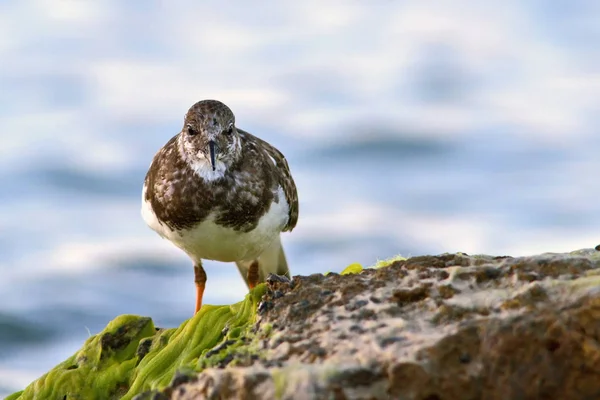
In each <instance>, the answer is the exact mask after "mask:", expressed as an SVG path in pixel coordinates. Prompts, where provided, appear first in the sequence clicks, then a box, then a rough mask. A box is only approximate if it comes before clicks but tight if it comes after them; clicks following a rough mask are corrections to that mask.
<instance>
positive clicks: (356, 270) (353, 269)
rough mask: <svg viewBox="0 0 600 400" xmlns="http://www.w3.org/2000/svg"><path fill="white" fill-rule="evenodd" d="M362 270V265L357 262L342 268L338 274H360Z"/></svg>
mask: <svg viewBox="0 0 600 400" xmlns="http://www.w3.org/2000/svg"><path fill="white" fill-rule="evenodd" d="M362 270H363V267H362V265H360V264H359V263H353V264H350V265H348V266H347V267H346V268H344V270H343V271H342V272H340V275H350V274H360V273H361V272H362Z"/></svg>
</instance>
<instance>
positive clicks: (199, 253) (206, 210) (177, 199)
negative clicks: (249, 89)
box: [142, 100, 298, 311]
mask: <svg viewBox="0 0 600 400" xmlns="http://www.w3.org/2000/svg"><path fill="white" fill-rule="evenodd" d="M142 214H143V216H144V220H145V221H146V222H147V223H148V225H149V226H150V227H151V228H152V229H154V230H155V231H156V232H158V233H159V234H160V235H161V236H163V237H165V238H167V239H169V240H170V241H171V242H173V243H174V244H175V245H176V246H178V247H180V248H181V249H183V250H184V251H185V252H186V253H187V254H188V255H189V256H190V258H192V260H193V261H194V262H195V270H196V284H197V289H198V294H197V297H199V299H198V298H197V309H198V308H199V307H200V305H201V300H202V294H203V290H204V282H202V281H203V280H204V281H205V280H206V274H205V273H204V270H203V269H202V264H201V260H202V259H213V260H217V261H226V262H231V261H234V262H236V264H237V266H238V269H239V270H240V273H242V276H243V277H244V278H245V280H246V282H247V284H248V286H249V287H251V288H252V287H254V286H255V285H256V284H257V283H258V282H259V281H261V280H264V279H265V278H266V275H267V274H268V273H269V272H273V273H278V274H288V275H289V272H288V267H287V261H286V259H285V254H284V252H283V248H282V247H281V242H280V239H279V233H280V232H284V231H291V230H292V229H293V228H294V227H295V226H296V223H297V221H298V195H297V190H296V186H295V183H294V180H293V179H292V176H291V173H290V170H289V166H288V163H287V161H286V159H285V157H284V156H283V154H282V153H281V152H280V151H279V150H277V149H276V148H275V147H273V146H272V145H270V144H269V143H267V142H265V141H264V140H261V139H259V138H258V137H256V136H254V135H252V134H250V133H248V132H246V131H243V130H241V129H238V128H236V127H235V116H234V115H233V113H232V112H231V110H230V109H229V108H228V107H227V106H226V105H225V104H223V103H221V102H219V101H216V100H204V101H200V102H198V103H196V104H194V105H193V106H192V107H191V108H190V109H189V111H188V112H187V114H186V116H185V120H184V125H183V129H182V131H181V132H180V133H178V134H177V135H176V136H174V137H173V138H171V140H169V141H168V142H167V143H166V144H165V146H164V147H163V148H162V149H160V150H159V151H158V152H157V154H156V155H155V156H154V159H153V161H152V164H151V166H150V168H149V170H148V173H147V174H146V179H145V183H144V191H143V199H142ZM256 269H258V271H256ZM196 311H197V310H196Z"/></svg>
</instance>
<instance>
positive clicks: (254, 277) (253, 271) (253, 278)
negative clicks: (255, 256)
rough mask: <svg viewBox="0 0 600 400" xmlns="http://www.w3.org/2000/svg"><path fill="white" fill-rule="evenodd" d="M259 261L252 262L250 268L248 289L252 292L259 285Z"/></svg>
mask: <svg viewBox="0 0 600 400" xmlns="http://www.w3.org/2000/svg"><path fill="white" fill-rule="evenodd" d="M258 278H259V275H258V261H256V260H254V261H252V264H250V268H248V287H249V288H250V290H252V289H254V288H255V287H256V285H258Z"/></svg>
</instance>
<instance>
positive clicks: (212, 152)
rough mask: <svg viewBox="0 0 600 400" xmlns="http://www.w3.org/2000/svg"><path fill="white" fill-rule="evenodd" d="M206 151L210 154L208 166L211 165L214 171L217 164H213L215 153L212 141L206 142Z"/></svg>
mask: <svg viewBox="0 0 600 400" xmlns="http://www.w3.org/2000/svg"><path fill="white" fill-rule="evenodd" d="M208 151H209V152H210V164H211V165H212V168H213V171H214V170H215V169H216V168H217V164H216V162H215V156H216V152H215V141H214V140H209V141H208Z"/></svg>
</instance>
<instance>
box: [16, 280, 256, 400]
mask: <svg viewBox="0 0 600 400" xmlns="http://www.w3.org/2000/svg"><path fill="white" fill-rule="evenodd" d="M264 292H265V285H264V284H262V285H259V286H258V287H257V288H255V289H254V290H252V291H251V292H250V293H249V294H248V295H247V296H246V299H245V300H244V301H242V302H239V303H236V304H233V305H231V306H211V305H205V306H203V307H202V309H201V310H200V312H198V313H197V314H196V315H194V316H193V317H192V318H190V319H189V320H187V321H185V322H183V323H182V324H181V325H180V326H179V327H178V328H173V329H156V328H155V327H154V324H153V323H152V320H151V319H150V318H145V317H139V316H134V315H123V316H119V317H117V318H115V319H114V320H113V321H111V322H110V323H109V324H108V325H107V326H106V328H105V329H104V330H103V331H102V332H100V333H98V334H97V335H94V336H92V337H90V338H89V339H88V340H87V341H86V342H85V343H84V345H83V347H82V348H81V349H80V350H79V351H78V352H77V353H76V354H74V355H73V356H71V357H69V358H68V359H67V360H65V361H64V362H62V363H60V364H59V365H57V366H56V367H55V368H53V369H52V370H51V371H50V372H48V373H46V374H45V375H43V376H42V377H40V378H39V379H37V380H36V381H34V382H33V383H32V384H30V385H29V386H28V387H27V388H26V389H25V390H23V391H21V392H17V393H14V394H12V395H10V396H9V397H7V398H8V399H10V400H17V399H18V400H28V399H47V400H70V399H86V400H94V399H121V398H122V399H132V398H133V397H134V396H135V395H137V394H139V393H142V392H144V391H148V390H157V389H158V390H160V389H163V388H164V387H166V386H167V385H168V384H169V383H170V382H171V380H172V379H173V377H174V376H175V374H176V372H177V371H178V370H190V369H191V370H194V371H200V370H201V369H202V368H203V367H205V366H206V365H207V363H206V360H207V359H210V358H211V357H214V356H215V354H219V353H220V352H219V351H217V352H216V353H215V352H214V351H212V353H211V349H213V348H214V347H215V346H216V345H217V344H219V342H222V343H227V342H228V341H229V342H231V341H233V342H234V343H236V344H237V347H241V345H242V343H244V332H246V331H248V330H249V327H250V326H251V324H252V322H253V321H254V319H255V315H256V309H257V304H258V302H259V301H260V299H261V297H262V295H263V294H264ZM225 347H227V346H225Z"/></svg>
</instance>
